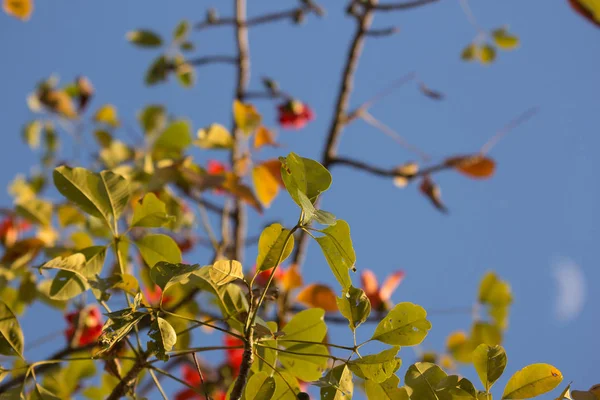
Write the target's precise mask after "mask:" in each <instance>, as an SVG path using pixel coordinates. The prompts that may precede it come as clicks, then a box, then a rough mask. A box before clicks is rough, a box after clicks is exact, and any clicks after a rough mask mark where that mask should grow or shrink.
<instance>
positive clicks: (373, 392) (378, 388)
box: [365, 375, 408, 400]
mask: <svg viewBox="0 0 600 400" xmlns="http://www.w3.org/2000/svg"><path fill="white" fill-rule="evenodd" d="M399 385H400V378H398V377H397V376H396V375H392V376H390V377H389V378H388V379H387V380H386V381H385V382H381V383H377V382H375V381H371V380H367V381H365V391H366V392H367V398H368V399H369V400H408V393H407V392H406V388H404V387H398V386H399Z"/></svg>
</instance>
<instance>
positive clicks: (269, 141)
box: [254, 125, 279, 149]
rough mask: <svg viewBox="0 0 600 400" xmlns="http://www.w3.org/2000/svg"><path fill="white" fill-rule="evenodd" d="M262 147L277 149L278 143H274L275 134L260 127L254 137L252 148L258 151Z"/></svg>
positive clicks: (262, 126)
mask: <svg viewBox="0 0 600 400" xmlns="http://www.w3.org/2000/svg"><path fill="white" fill-rule="evenodd" d="M263 146H271V147H279V143H277V142H276V141H275V133H274V132H273V131H271V130H269V129H267V128H266V127H265V126H264V125H261V126H259V127H258V130H257V131H256V135H255V136H254V148H255V149H260V148H261V147H263Z"/></svg>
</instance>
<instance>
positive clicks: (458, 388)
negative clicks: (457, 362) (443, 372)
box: [434, 375, 477, 400]
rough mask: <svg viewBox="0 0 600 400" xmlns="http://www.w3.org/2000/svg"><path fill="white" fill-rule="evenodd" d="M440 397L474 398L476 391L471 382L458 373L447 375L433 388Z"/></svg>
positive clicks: (463, 399) (458, 399) (455, 399)
mask: <svg viewBox="0 0 600 400" xmlns="http://www.w3.org/2000/svg"><path fill="white" fill-rule="evenodd" d="M434 389H435V391H436V394H437V396H438V397H439V398H441V399H444V400H445V399H448V400H450V399H451V400H475V399H476V398H477V391H476V390H475V387H474V386H473V384H472V383H471V382H469V381H468V380H467V379H464V378H462V379H461V378H460V377H459V376H458V375H449V376H447V377H445V378H444V379H442V380H441V382H439V383H438V384H437V386H436V387H435V388H434Z"/></svg>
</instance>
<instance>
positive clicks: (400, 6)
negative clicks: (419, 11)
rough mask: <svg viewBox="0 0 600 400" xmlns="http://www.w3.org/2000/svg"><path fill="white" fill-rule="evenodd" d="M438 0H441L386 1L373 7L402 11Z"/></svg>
mask: <svg viewBox="0 0 600 400" xmlns="http://www.w3.org/2000/svg"><path fill="white" fill-rule="evenodd" d="M438 1H439V0H415V1H410V2H405V3H384V4H377V5H375V6H373V8H374V9H375V10H377V11H402V10H410V9H412V8H418V7H423V6H426V5H429V4H431V3H436V2H438Z"/></svg>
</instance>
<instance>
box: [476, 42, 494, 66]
mask: <svg viewBox="0 0 600 400" xmlns="http://www.w3.org/2000/svg"><path fill="white" fill-rule="evenodd" d="M476 53H477V58H479V61H480V62H481V63H482V64H491V63H493V62H494V60H495V59H496V49H495V48H494V46H492V45H489V44H484V45H482V46H480V47H478V48H477V51H476Z"/></svg>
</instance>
